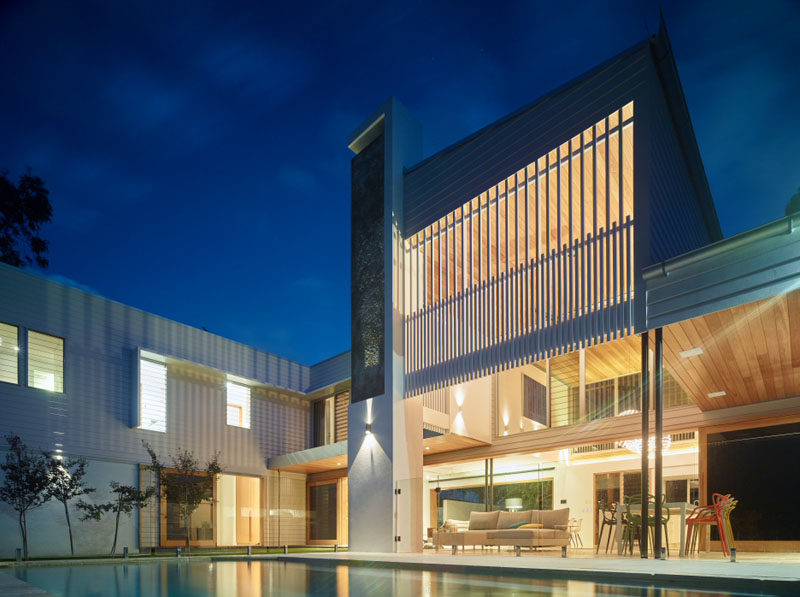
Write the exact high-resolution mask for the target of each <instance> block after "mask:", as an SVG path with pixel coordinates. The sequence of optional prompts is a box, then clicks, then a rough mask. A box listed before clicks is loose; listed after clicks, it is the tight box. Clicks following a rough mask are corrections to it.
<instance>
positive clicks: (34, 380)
mask: <svg viewBox="0 0 800 597" xmlns="http://www.w3.org/2000/svg"><path fill="white" fill-rule="evenodd" d="M28 385H29V386H30V387H32V388H39V389H41V390H49V391H51V392H63V391H64V339H63V338H56V337H55V336H49V335H47V334H40V333H39V332H28Z"/></svg>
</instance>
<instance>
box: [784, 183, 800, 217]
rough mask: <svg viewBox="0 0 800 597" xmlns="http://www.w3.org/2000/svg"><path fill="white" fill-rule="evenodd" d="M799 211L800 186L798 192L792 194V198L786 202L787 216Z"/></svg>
mask: <svg viewBox="0 0 800 597" xmlns="http://www.w3.org/2000/svg"><path fill="white" fill-rule="evenodd" d="M798 212H800V188H798V189H797V192H796V193H795V194H794V195H792V198H791V199H789V203H787V204H786V215H787V216H790V215H792V214H796V213H798Z"/></svg>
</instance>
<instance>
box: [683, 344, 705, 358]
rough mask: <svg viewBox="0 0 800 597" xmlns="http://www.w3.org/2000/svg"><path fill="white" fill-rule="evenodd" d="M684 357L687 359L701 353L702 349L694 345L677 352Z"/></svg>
mask: <svg viewBox="0 0 800 597" xmlns="http://www.w3.org/2000/svg"><path fill="white" fill-rule="evenodd" d="M679 354H680V355H681V356H682V357H683V358H684V359H688V358H689V357H696V356H697V355H699V354H703V349H702V348H700V347H699V346H695V347H694V348H690V349H689V350H682V351H681V352H680V353H679Z"/></svg>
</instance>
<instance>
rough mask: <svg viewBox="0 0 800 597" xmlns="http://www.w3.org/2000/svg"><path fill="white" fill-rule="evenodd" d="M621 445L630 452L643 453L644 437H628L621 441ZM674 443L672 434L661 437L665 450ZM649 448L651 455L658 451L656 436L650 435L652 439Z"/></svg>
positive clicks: (648, 443)
mask: <svg viewBox="0 0 800 597" xmlns="http://www.w3.org/2000/svg"><path fill="white" fill-rule="evenodd" d="M619 445H620V446H621V447H623V448H625V449H626V450H628V451H629V452H634V453H635V454H639V455H641V453H642V438H640V437H637V438H636V439H626V440H625V441H623V442H620V443H619ZM671 445H672V436H671V435H669V434H667V435H665V436H663V437H662V438H661V448H662V450H663V451H664V452H666V451H667V450H669V447H670V446H671ZM647 450H648V453H649V454H650V455H653V454H655V452H656V438H655V436H652V435H651V436H650V440H649V441H648V442H647Z"/></svg>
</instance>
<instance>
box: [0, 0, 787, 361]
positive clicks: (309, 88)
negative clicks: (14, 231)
mask: <svg viewBox="0 0 800 597" xmlns="http://www.w3.org/2000/svg"><path fill="white" fill-rule="evenodd" d="M581 4H582V3H579V2H510V1H509V2H506V1H501V2H485V3H478V2H464V1H461V2H452V3H443V2H442V3H438V2H411V1H407V2H402V3H397V4H396V5H390V4H389V3H388V2H380V1H373V2H363V3H357V2H336V1H326V2H258V3H255V2H254V3H252V4H241V5H237V3H235V2H226V3H222V2H219V3H211V2H200V1H194V2H186V3H173V2H169V3H161V2H158V3H157V2H152V3H147V2H121V1H112V2H108V1H102V2H96V3H95V2H78V1H76V2H63V1H60V2H42V1H37V0H25V1H19V2H8V1H6V2H3V3H0V73H2V91H0V139H1V140H2V143H0V169H9V170H10V171H11V174H12V175H13V176H14V177H16V176H17V175H19V174H20V173H21V172H22V170H23V168H24V167H25V166H30V167H31V168H32V169H33V172H34V173H35V174H38V175H39V176H41V177H42V178H44V180H45V182H46V184H47V186H48V188H49V189H50V191H51V200H52V203H53V208H54V217H53V223H52V224H51V225H49V226H48V227H47V228H46V230H45V236H46V237H47V238H49V239H50V253H49V256H50V263H51V265H50V268H49V269H48V270H47V274H48V275H50V276H53V277H56V278H60V279H62V280H63V279H68V280H72V281H74V282H76V283H78V284H80V285H84V286H85V287H87V288H89V289H91V290H92V291H94V292H97V293H99V294H101V295H103V296H106V297H108V298H112V299H115V300H118V301H121V302H123V303H126V304H130V305H133V306H135V307H138V308H141V309H144V310H146V311H150V312H153V313H157V314H159V315H163V316H165V317H169V318H171V319H175V320H178V321H181V322H184V323H188V324H190V325H194V326H198V327H202V326H204V327H206V328H207V329H208V330H209V331H211V332H214V333H217V334H220V335H222V336H226V337H230V338H233V339H235V340H239V341H242V342H245V343H248V344H252V345H254V346H257V347H259V348H262V349H265V350H268V351H270V352H274V353H277V354H280V355H283V356H287V357H289V358H293V359H296V360H299V361H301V362H304V363H309V364H311V363H315V362H318V361H320V360H322V359H325V358H327V357H329V356H333V355H334V354H337V353H339V352H342V351H344V350H347V349H349V348H350V294H349V288H350V165H349V162H350V158H351V154H350V152H349V151H348V149H347V146H346V145H347V142H346V139H347V135H348V134H349V133H350V132H351V131H352V130H353V129H354V128H355V127H356V126H357V125H358V124H359V123H360V122H361V121H362V120H363V119H364V118H365V117H366V116H367V115H369V114H370V113H371V112H372V111H373V110H374V109H375V108H377V106H378V105H379V104H380V103H381V102H382V101H383V100H385V99H386V98H387V97H388V96H389V95H395V96H396V97H397V98H398V99H399V100H400V101H401V102H402V103H404V104H405V105H406V106H407V107H408V108H409V109H410V110H411V111H412V112H413V113H414V114H415V115H416V116H417V117H418V118H419V120H420V121H421V122H422V124H423V127H424V136H425V137H424V139H425V155H430V154H431V153H434V152H436V151H438V150H439V149H441V148H443V147H445V146H446V145H449V144H451V143H453V142H455V141H456V140H458V139H460V138H462V137H464V136H465V135H467V134H469V133H471V132H473V131H474V130H476V129H478V128H480V127H483V126H485V125H487V124H489V123H491V122H492V121H494V120H497V119H498V118H500V117H502V116H503V115H505V114H507V113H509V112H511V111H513V110H515V109H517V108H519V107H520V106H522V105H524V104H527V103H529V102H530V101H532V100H534V99H535V98H537V97H539V96H541V95H543V94H544V93H546V92H548V91H549V90H551V89H552V88H554V87H556V86H558V85H560V84H562V83H564V82H566V81H568V80H569V79H571V78H573V77H575V76H577V75H579V74H581V73H582V72H584V71H586V70H588V69H589V68H591V67H593V66H595V65H596V64H598V63H600V62H602V61H604V60H606V59H607V58H609V57H611V56H613V55H615V54H617V53H619V52H620V51H622V50H624V49H625V48H627V47H629V46H630V45H632V44H634V43H636V42H638V41H639V40H641V39H643V38H644V37H645V36H646V35H647V31H646V29H645V23H646V24H647V27H649V30H650V31H651V32H655V31H656V30H657V28H658V4H657V3H638V2H615V3H612V2H587V3H585V4H584V5H583V6H582V7H581V6H580V5H581ZM664 4H665V16H666V19H667V26H668V29H669V33H670V37H671V40H672V45H673V49H674V51H675V55H676V60H677V64H678V69H679V72H680V75H681V79H682V82H683V86H684V90H685V93H686V98H687V100H688V103H689V110H690V112H691V115H692V119H693V123H694V128H695V132H696V134H697V138H698V142H699V145H700V150H701V153H702V155H703V160H704V163H705V167H706V171H707V174H708V178H709V181H710V184H711V190H712V193H713V196H714V200H715V202H716V205H717V211H718V213H719V217H720V220H721V223H722V229H723V232H724V233H725V235H726V236H728V235H731V234H735V233H737V232H741V231H742V230H746V229H748V228H751V227H753V226H756V225H758V224H762V223H764V222H768V221H770V220H773V219H775V218H778V217H781V216H783V215H784V212H783V209H784V206H785V205H786V203H787V201H788V200H789V198H790V197H791V195H792V194H793V193H794V192H795V191H796V189H797V188H798V187H800V113H799V112H798V108H797V106H798V105H799V104H800V65H799V64H798V58H800V34H798V31H800V2H796V1H786V2H781V1H777V0H776V1H773V0H768V1H765V2H732V1H726V2H715V3H706V2H691V3H690V2H687V3H682V2H666V3H664ZM465 199H467V198H465ZM0 290H1V289H0Z"/></svg>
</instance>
